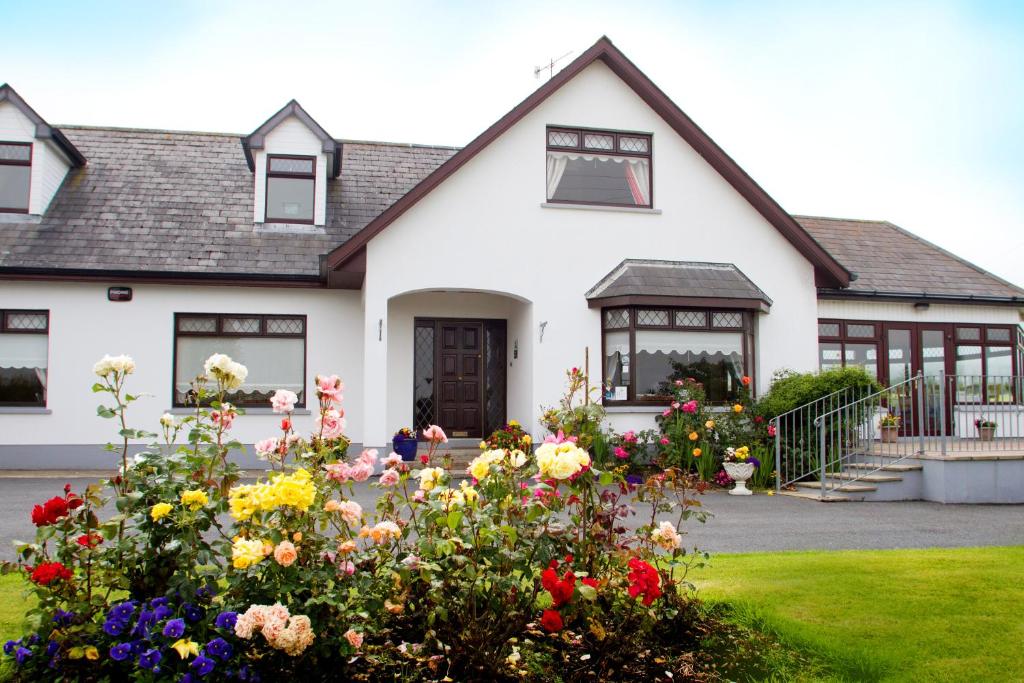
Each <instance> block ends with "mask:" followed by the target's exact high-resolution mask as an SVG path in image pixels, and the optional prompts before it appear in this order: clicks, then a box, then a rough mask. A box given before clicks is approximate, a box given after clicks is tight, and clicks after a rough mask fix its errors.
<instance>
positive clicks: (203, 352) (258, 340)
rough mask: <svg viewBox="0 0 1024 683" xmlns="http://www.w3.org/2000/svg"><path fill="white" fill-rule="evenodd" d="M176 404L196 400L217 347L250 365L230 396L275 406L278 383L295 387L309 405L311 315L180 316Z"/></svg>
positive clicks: (301, 404)
mask: <svg viewBox="0 0 1024 683" xmlns="http://www.w3.org/2000/svg"><path fill="white" fill-rule="evenodd" d="M174 349H175V354H174V405H175V407H185V406H188V405H190V404H192V401H193V393H192V380H193V379H194V378H195V377H196V376H197V375H201V374H202V373H203V364H204V363H205V362H206V359H207V358H209V357H210V356H212V355H213V354H215V353H223V354H227V355H228V356H231V358H232V360H235V361H237V362H239V363H241V364H242V365H244V366H245V367H246V368H248V370H249V375H248V377H246V380H245V384H244V385H243V386H242V387H241V388H240V389H238V390H237V391H235V392H232V393H231V394H230V395H228V397H227V399H226V400H227V401H229V402H231V403H234V404H235V405H240V406H266V407H269V406H270V403H269V401H270V397H271V396H273V394H274V392H275V391H276V390H278V389H288V390H290V391H294V392H295V394H296V396H298V397H299V401H298V403H297V404H296V405H297V406H298V407H300V408H303V407H305V405H306V396H305V386H306V381H305V377H306V318H305V316H295V315H252V314H239V315H215V314H207V313H178V314H176V315H175V316H174Z"/></svg>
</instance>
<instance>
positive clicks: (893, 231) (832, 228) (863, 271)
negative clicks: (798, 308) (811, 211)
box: [794, 216, 1024, 298]
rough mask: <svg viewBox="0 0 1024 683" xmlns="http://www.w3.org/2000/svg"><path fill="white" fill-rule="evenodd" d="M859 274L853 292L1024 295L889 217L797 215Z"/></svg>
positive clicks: (842, 260) (948, 295)
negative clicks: (902, 226) (855, 217)
mask: <svg viewBox="0 0 1024 683" xmlns="http://www.w3.org/2000/svg"><path fill="white" fill-rule="evenodd" d="M794 218H795V219H796V221H797V222H798V223H799V224H800V225H801V226H803V228H804V229H805V230H807V232H809V233H810V234H811V236H812V237H813V238H814V239H816V240H817V241H818V243H819V244H821V246H823V247H824V248H825V249H826V250H827V251H828V252H829V253H831V254H832V255H833V256H834V257H835V258H836V259H837V260H838V261H839V262H840V263H842V264H843V266H844V267H845V268H846V269H847V270H849V271H851V272H853V273H855V274H856V275H857V279H856V280H854V281H853V282H851V283H850V287H849V289H847V290H842V291H844V292H848V293H850V294H854V295H856V294H865V295H866V294H876V293H877V294H879V295H884V294H908V295H910V294H914V295H924V296H940V297H964V298H968V297H996V298H1012V297H1024V290H1022V289H1021V288H1020V287H1017V286H1015V285H1013V284H1011V283H1009V282H1007V281H1005V280H1003V279H1002V278H999V277H996V276H995V275H993V274H992V273H989V272H988V271H986V270H983V269H982V268H979V267H978V266H976V265H974V264H972V263H969V262H967V261H965V260H964V259H962V258H960V257H959V256H956V255H954V254H951V253H950V252H948V251H946V250H945V249H942V248H941V247H937V246H936V245H934V244H932V243H931V242H928V241H926V240H924V239H922V238H920V237H918V236H917V235H914V234H913V233H910V232H908V231H906V230H904V229H902V228H900V227H898V226H896V225H893V224H892V223H889V222H888V221H864V220H852V219H845V218H823V217H820V216H794Z"/></svg>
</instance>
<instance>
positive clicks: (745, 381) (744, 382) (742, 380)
mask: <svg viewBox="0 0 1024 683" xmlns="http://www.w3.org/2000/svg"><path fill="white" fill-rule="evenodd" d="M740 381H741V382H743V386H745V387H749V386H750V378H749V377H747V376H746V375H743V378H742V379H741V380H740Z"/></svg>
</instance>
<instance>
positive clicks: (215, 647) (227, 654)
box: [204, 638, 232, 662]
mask: <svg viewBox="0 0 1024 683" xmlns="http://www.w3.org/2000/svg"><path fill="white" fill-rule="evenodd" d="M204 649H205V650H206V652H209V653H210V654H211V655H212V656H214V657H216V658H217V659H219V660H221V661H222V662H226V661H228V660H229V659H230V658H231V652H232V648H231V643H229V642H228V641H226V640H224V639H223V638H214V639H213V640H211V641H210V642H208V643H207V644H206V647H205V648H204Z"/></svg>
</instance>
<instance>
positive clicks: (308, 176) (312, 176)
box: [263, 154, 317, 225]
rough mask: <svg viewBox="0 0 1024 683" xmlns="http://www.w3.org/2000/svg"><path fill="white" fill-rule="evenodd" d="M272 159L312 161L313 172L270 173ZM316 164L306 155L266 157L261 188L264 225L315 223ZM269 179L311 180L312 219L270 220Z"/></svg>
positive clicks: (314, 158)
mask: <svg viewBox="0 0 1024 683" xmlns="http://www.w3.org/2000/svg"><path fill="white" fill-rule="evenodd" d="M274 159H303V160H307V161H312V162H313V164H312V166H313V170H312V171H311V172H310V173H300V172H293V171H271V170H270V166H271V163H270V162H271V161H272V160H274ZM316 162H317V158H316V157H315V156H310V155H307V154H268V155H267V173H266V178H264V179H263V180H264V187H263V222H264V223H291V224H293V225H314V224H315V223H316ZM271 178H287V179H290V180H312V181H313V217H312V218H310V219H308V220H306V219H294V220H292V219H287V218H271V217H270V212H269V204H268V202H269V199H270V179H271Z"/></svg>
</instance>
